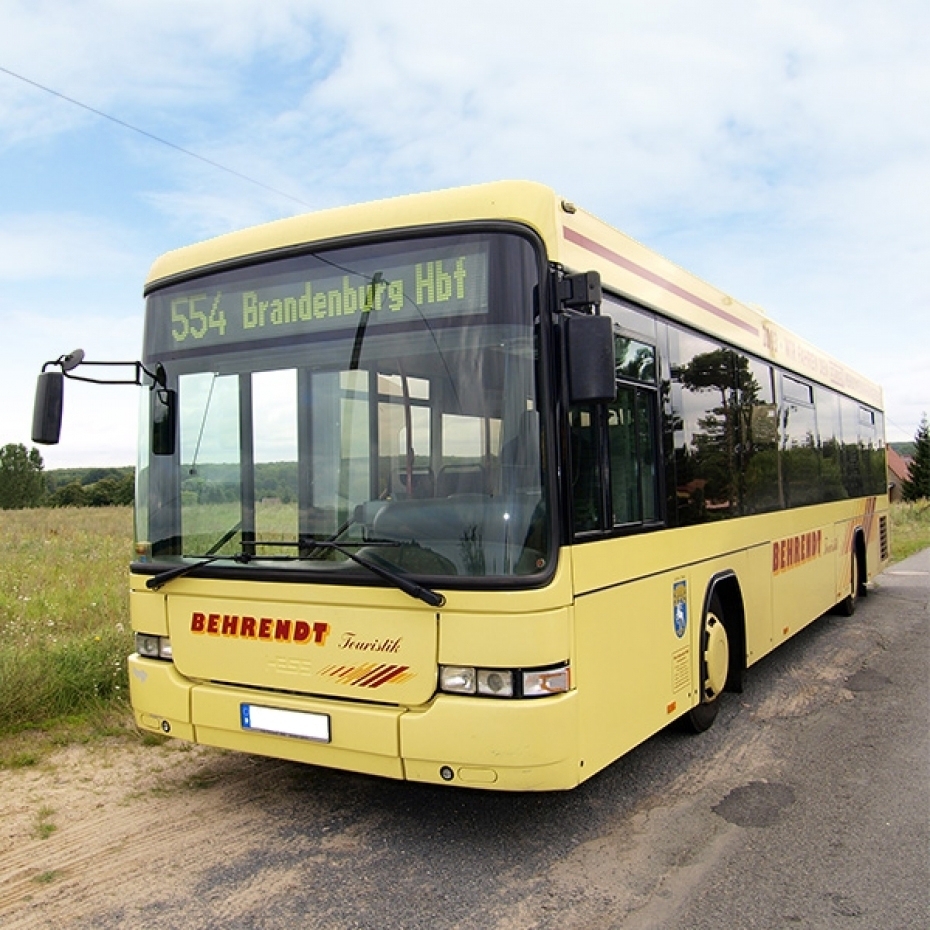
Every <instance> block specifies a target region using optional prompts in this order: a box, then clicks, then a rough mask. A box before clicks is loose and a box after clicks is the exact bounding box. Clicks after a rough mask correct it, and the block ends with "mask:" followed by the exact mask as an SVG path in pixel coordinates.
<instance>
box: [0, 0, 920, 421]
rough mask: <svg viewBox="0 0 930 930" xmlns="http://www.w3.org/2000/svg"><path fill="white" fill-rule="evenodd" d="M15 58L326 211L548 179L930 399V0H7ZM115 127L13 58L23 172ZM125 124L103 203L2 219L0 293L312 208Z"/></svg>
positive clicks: (913, 397)
mask: <svg viewBox="0 0 930 930" xmlns="http://www.w3.org/2000/svg"><path fill="white" fill-rule="evenodd" d="M0 65H5V66H7V67H10V68H11V69H12V70H14V71H17V72H19V73H22V74H25V75H27V76H28V77H31V78H33V79H35V80H38V81H41V82H42V83H45V84H47V85H48V86H50V87H53V88H55V89H57V90H59V91H61V92H62V93H67V94H69V95H71V96H74V97H76V98H77V99H80V100H82V101H84V102H85V103H87V104H89V105H91V106H95V107H98V108H100V109H103V110H105V111H106V112H110V113H112V114H113V115H114V116H117V117H120V118H123V119H126V120H127V121H128V122H131V123H132V124H133V125H137V126H139V127H140V128H143V129H146V130H147V131H151V132H153V133H156V134H158V135H160V136H162V137H163V138H167V139H169V140H170V141H172V142H174V143H175V144H177V145H181V146H183V147H185V148H188V149H191V150H192V151H195V152H197V153H198V154H200V155H202V156H204V157H206V158H210V159H213V160H215V161H217V162H219V163H221V164H224V165H226V166H228V167H230V168H233V169H234V170H236V171H239V172H241V173H243V174H247V175H249V176H250V177H253V178H256V179H257V180H260V181H261V182H262V183H264V184H266V185H268V186H271V187H274V188H276V189H278V190H282V191H286V192H289V193H293V194H294V195H295V196H296V197H298V198H300V199H301V200H303V201H305V202H306V203H307V204H311V205H313V206H314V207H323V206H330V205H333V204H339V203H345V202H350V201H357V200H363V199H367V198H371V197H382V196H387V195H390V194H393V193H400V192H404V191H412V190H423V189H430V188H435V187H443V186H449V185H454V184H461V183H470V182H473V181H478V180H486V179H491V178H499V177H529V178H533V179H537V180H541V181H544V182H546V183H549V184H551V185H553V186H555V187H556V188H557V189H559V190H560V191H561V192H562V193H564V194H565V195H566V196H569V197H571V198H572V199H574V200H576V201H577V202H578V203H580V204H583V205H584V206H585V207H587V208H588V209H591V210H592V211H594V212H595V213H597V214H599V215H601V216H602V217H603V218H604V219H606V220H607V221H609V222H611V223H613V224H614V225H617V226H619V227H620V228H623V229H625V230H626V231H628V232H630V233H631V234H633V235H635V236H636V237H637V238H639V239H641V240H643V241H645V242H646V243H647V244H649V245H651V246H653V247H655V248H657V249H658V250H660V251H663V252H665V253H666V254H668V255H669V257H671V258H672V259H673V260H675V261H678V262H679V263H681V264H683V265H685V266H686V267H689V268H690V269H692V270H693V271H695V272H697V273H698V274H700V275H702V276H704V277H706V278H708V279H709V280H712V281H713V282H714V283H716V284H718V285H719V286H721V287H723V288H724V289H726V290H729V291H730V292H732V293H733V294H734V295H735V296H737V297H740V298H742V299H744V300H749V301H755V302H759V303H761V304H763V305H764V306H766V308H767V309H768V311H769V312H770V313H771V314H772V316H773V317H775V318H777V319H778V320H779V321H780V322H783V323H785V324H786V325H788V326H789V327H791V328H793V329H795V330H797V331H798V332H799V333H800V334H801V335H803V336H805V337H806V338H808V339H810V340H811V341H813V342H815V343H817V344H818V345H821V346H822V347H824V348H825V349H827V350H829V351H832V352H833V353H834V354H836V355H838V356H839V357H841V358H843V359H844V360H845V361H849V362H850V363H852V364H854V365H856V366H858V367H860V368H861V369H862V370H863V371H864V373H866V374H868V375H870V376H871V377H873V378H875V379H876V380H880V381H882V382H883V383H884V384H885V385H886V396H887V400H888V404H889V412H891V411H892V410H894V411H901V413H900V414H899V415H898V416H895V417H894V419H896V420H897V419H902V420H903V421H904V422H903V424H902V427H903V428H904V429H905V430H907V431H908V432H909V433H912V432H913V427H914V426H916V422H917V420H918V419H919V415H920V410H921V409H925V408H927V407H930V399H928V397H927V394H928V391H927V388H926V387H925V386H923V381H921V380H920V378H919V377H918V374H919V370H920V366H921V365H922V364H923V363H922V361H921V360H920V353H921V348H920V347H921V346H925V345H926V344H928V337H930V333H928V331H927V327H928V322H927V320H928V313H927V306H928V286H927V284H926V283H925V282H926V272H925V268H926V267H927V265H928V263H930V262H928V259H930V256H928V254H927V253H928V247H930V246H928V244H930V218H928V212H927V210H926V206H925V204H926V203H927V202H930V181H928V172H927V168H926V166H927V164H928V161H930V158H928V156H930V121H928V120H926V119H925V118H924V114H926V113H928V112H930V8H928V7H927V5H926V3H925V2H923V0H897V2H894V3H890V4H883V5H880V6H877V5H875V4H873V3H866V2H864V0H851V2H840V0H819V2H817V3H815V4H811V3H809V2H806V0H783V2H780V3H778V4H771V3H770V4H756V5H752V4H750V5H747V4H745V3H744V2H736V0H716V2H713V3H702V4H696V3H694V2H693V0H657V2H655V3H649V4H644V3H639V2H632V0H618V2H616V3H610V4H608V3H605V2H603V0H600V2H597V0H576V2H574V3H572V4H571V5H566V4H564V3H559V2H555V0H532V2H531V0H522V2H500V0H497V2H490V0H473V2H471V3H469V4H464V5H463V4H448V3H436V2H435V0H399V2H393V3H390V4H385V3H381V2H376V0H347V2H341V3H339V4H335V3H332V2H323V0H314V2H309V0H287V2H284V0H279V2H275V3H268V2H266V0H202V2H199V3H196V4H190V3H187V2H180V0H169V2H166V0H137V2H134V3H132V4H126V3H123V2H120V0H82V2H72V3H67V4H62V3H59V2H54V3H53V2H51V0H38V2H37V0H29V2H26V0H18V2H17V0H8V2H7V3H5V4H4V30H3V32H2V34H0ZM95 121H97V122H95ZM98 124H99V117H92V116H91V115H90V114H88V113H86V111H83V110H80V109H78V108H75V107H73V106H70V105H68V104H66V103H64V102H63V101H60V100H56V99H55V98H53V97H50V96H49V95H47V94H43V93H42V92H41V91H38V90H36V89H35V88H31V87H29V86H28V85H25V84H22V83H21V82H18V81H16V80H14V79H13V78H10V77H9V76H7V75H3V74H0V159H5V161H2V162H0V168H3V167H4V166H5V165H9V166H13V167H14V169H15V167H21V168H22V170H26V171H28V167H29V166H28V163H27V161H26V159H28V158H29V157H30V155H31V154H32V153H33V152H37V151H42V152H46V151H49V150H51V149H52V148H53V147H54V145H55V144H61V145H62V146H63V147H66V146H64V144H63V140H68V139H71V138H78V137H82V134H86V133H87V132H89V131H90V130H91V128H92V127H94V126H96V125H98ZM115 138H119V139H122V140H125V142H124V144H123V145H121V146H119V147H116V148H114V147H113V145H112V144H111V145H110V146H109V147H108V148H106V149H102V150H101V151H103V152H104V153H105V154H106V156H107V157H109V158H111V159H113V160H114V162H118V163H119V165H120V166H121V167H122V168H123V169H124V170H125V172H126V178H121V179H119V183H120V184H123V185H124V187H121V188H114V193H113V195H112V196H108V197H107V198H106V202H103V201H101V202H100V203H99V217H95V218H94V220H88V219H86V215H87V208H86V206H85V205H82V206H81V207H80V208H74V209H68V210H67V212H66V215H65V218H64V219H63V220H62V221H57V220H55V221H54V222H50V220H51V219H52V216H53V215H54V214H57V213H58V212H59V210H61V209H62V205H61V204H57V203H56V204H54V205H49V204H47V203H41V204H37V205H36V212H37V213H38V214H41V215H38V216H35V217H33V216H31V215H30V214H29V212H28V211H27V210H26V209H25V208H23V207H22V205H19V204H18V205H17V207H16V210H17V211H18V213H17V216H15V217H12V218H8V220H9V222H6V223H4V225H0V288H3V290H0V313H4V312H5V311H4V309H3V308H4V305H5V304H6V302H7V300H8V299H9V287H7V286H6V285H5V284H4V282H12V283H17V286H20V285H22V286H23V287H25V286H26V283H28V282H30V281H36V280H38V279H39V278H41V279H42V280H43V281H44V282H46V283H45V285H44V286H45V288H46V291H48V289H49V288H50V287H51V285H50V284H48V283H47V282H49V281H50V280H52V279H53V278H54V279H55V280H57V281H60V282H62V285H63V288H65V290H64V292H68V291H67V289H66V286H69V287H71V288H76V289H77V290H78V291H80V288H79V287H77V285H75V284H74V282H79V281H82V280H84V281H87V280H89V279H91V278H94V277H96V278H97V279H98V280H100V281H106V282H112V281H113V279H114V270H115V271H116V275H115V276H116V277H117V278H119V281H120V284H119V288H114V287H112V286H111V288H110V289H111V290H113V291H114V292H116V291H118V292H119V299H120V300H125V299H126V298H125V296H124V295H125V294H127V293H131V294H132V298H133V299H134V300H137V296H136V295H137V294H138V291H139V289H141V282H142V279H143V278H144V274H145V271H146V269H147V267H148V261H149V260H150V259H151V258H152V257H154V251H160V250H162V249H163V248H168V247H173V246H174V245H178V244H182V243H183V242H186V241H190V240H193V239H197V238H201V237H204V236H208V235H214V234H216V233H218V232H222V231H224V230H226V229H230V228H234V227H238V226H241V225H245V224H249V223H253V222H258V221H262V220H265V219H269V218H272V217H274V216H278V215H282V214H284V213H290V212H299V211H300V210H302V209H303V207H301V206H300V205H299V204H295V203H294V202H291V201H287V200H286V199H284V198H281V197H278V196H275V195H274V194H272V193H270V192H268V191H264V190H262V189H261V188H259V187H257V186H255V185H249V184H247V183H246V182H244V181H241V180H237V179H235V178H234V177H232V176H230V175H229V174H226V173H223V172H220V171H218V170H216V169H215V168H210V167H208V166H206V165H204V164H202V163H200V162H196V161H194V160H193V159H190V158H189V157H188V156H184V155H182V154H180V153H178V152H176V151H172V150H170V149H167V148H166V147H163V146H158V145H157V143H155V142H151V141H146V140H144V139H143V138H142V137H139V136H132V135H131V134H130V133H129V132H128V130H114V134H113V135H112V136H110V137H108V140H109V139H115ZM56 139H57V140H58V141H57V142H56ZM130 139H131V140H132V144H131V145H130V143H129V140H130ZM17 159H21V160H20V161H17ZM82 169H83V166H82V165H81V164H80V163H74V164H68V165H67V170H71V171H73V172H74V177H75V179H76V181H75V184H79V183H80V178H81V176H82V175H81V172H82ZM62 170H63V171H64V170H65V168H64V167H63V169H62ZM5 174H6V176H7V177H11V176H13V175H12V174H11V171H10V170H9V168H7V170H6V171H5ZM116 183H117V181H114V184H116ZM125 185H134V186H133V187H132V188H131V189H127V188H126V187H125ZM62 190H66V188H65V187H64V186H62V187H61V188H58V187H56V196H57V197H59V198H63V197H64V195H63V194H62ZM127 230H128V231H132V232H130V234H128V235H127V234H126V232H125V231H127ZM136 231H138V232H136ZM149 244H152V248H153V254H145V255H144V259H143V258H141V257H139V256H141V255H142V254H143V253H144V252H145V250H146V249H147V248H149ZM133 276H134V277H133ZM130 278H132V279H133V288H134V289H132V290H130V289H128V285H127V284H126V282H127V281H128V280H129V279H130ZM113 296H114V298H115V297H116V296H117V295H116V293H114V295H113ZM114 305H115V304H114ZM106 313H107V314H110V313H111V311H106ZM4 325H5V324H4ZM22 325H24V326H28V325H29V324H28V322H24V323H23V324H22ZM901 328H904V329H905V330H906V331H907V333H908V337H909V338H907V339H906V340H905V341H904V344H902V343H901V341H900V339H899V340H898V341H897V342H896V341H895V334H896V333H897V332H898V331H899V330H900V329H901ZM68 347H70V345H69V346H68ZM56 351H57V350H56ZM905 372H911V374H910V375H908V376H907V378H905V377H904V375H903V373H905ZM908 379H909V381H908ZM896 438H898V437H896ZM900 438H906V437H900Z"/></svg>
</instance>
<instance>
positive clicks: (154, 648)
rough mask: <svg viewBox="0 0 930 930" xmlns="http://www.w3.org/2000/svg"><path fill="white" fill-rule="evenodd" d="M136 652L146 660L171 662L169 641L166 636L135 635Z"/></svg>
mask: <svg viewBox="0 0 930 930" xmlns="http://www.w3.org/2000/svg"><path fill="white" fill-rule="evenodd" d="M136 652H138V653H139V655H140V656H142V657H143V658H146V659H167V660H169V661H170V660H171V640H170V639H168V637H167V636H153V635H151V634H150V633H136Z"/></svg>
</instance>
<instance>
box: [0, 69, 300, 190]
mask: <svg viewBox="0 0 930 930" xmlns="http://www.w3.org/2000/svg"><path fill="white" fill-rule="evenodd" d="M0 71H2V72H3V73H4V74H8V75H9V76H10V77H13V78H16V79H17V80H18V81H23V83H25V84H30V85H32V86H33V87H37V88H38V89H39V90H43V91H45V93H47V94H51V95H52V96H53V97H58V98H59V99H60V100H65V101H67V102H68V103H71V104H73V105H74V106H76V107H80V108H81V109H82V110H87V111H88V112H89V113H93V114H94V115H95V116H102V117H103V118H104V119H107V120H109V121H110V122H111V123H116V125H117V126H122V127H123V128H124V129H130V130H132V132H135V133H138V134H139V135H140V136H145V137H146V138H147V139H151V140H152V141H153V142H160V143H161V144H162V145H167V146H168V148H171V149H174V150H175V151H176V152H181V153H183V154H184V155H189V156H190V157H191V158H196V159H197V161H202V162H203V163H204V164H206V165H210V167H211V168H219V170H220V171H225V172H226V173H227V174H231V175H233V176H234V177H237V178H239V179H241V180H243V181H248V182H249V184H255V185H256V186H258V187H261V188H263V189H264V190H266V191H270V192H271V193H272V194H277V195H278V196H279V197H286V198H287V199H288V200H293V201H294V202H295V203H299V204H302V205H303V206H305V207H309V206H311V204H308V203H307V202H306V201H305V200H301V199H300V198H299V197H295V196H294V195H293V194H288V193H286V192H285V191H281V190H278V189H277V188H276V187H271V186H269V185H268V184H264V183H262V182H261V181H256V180H255V178H250V177H249V176H248V175H247V174H242V172H241V171H236V170H234V169H233V168H227V167H226V165H221V164H220V163H219V162H217V161H213V160H212V159H210V158H205V157H204V156H203V155H198V154H197V153H196V152H192V151H191V150H190V149H186V148H183V147H182V146H180V145H175V144H174V143H173V142H169V141H168V140H167V139H162V138H161V136H156V135H154V133H151V132H146V130H144V129H140V128H139V127H138V126H133V125H132V124H131V123H127V122H126V121H125V120H121V119H118V118H117V117H115V116H110V114H109V113H104V112H103V110H98V109H96V108H95V107H92V106H89V105H88V104H86V103H81V101H80V100H75V99H74V97H69V96H68V95H67V94H62V93H59V92H58V91H57V90H52V88H51V87H46V86H45V85H44V84H40V83H39V82H38V81H33V80H31V79H30V78H27V77H23V75H21V74H17V73H16V72H15V71H10V69H9V68H4V67H3V66H2V65H0Z"/></svg>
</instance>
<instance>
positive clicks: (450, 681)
mask: <svg viewBox="0 0 930 930" xmlns="http://www.w3.org/2000/svg"><path fill="white" fill-rule="evenodd" d="M570 687H571V667H570V666H569V664H568V662H563V663H561V664H560V665H552V666H548V667H547V668H536V669H510V668H475V667H472V666H469V665H440V666H439V690H440V691H444V692H445V693H447V694H474V695H477V696H479V697H496V698H537V697H546V696H547V695H550V694H562V693H563V692H565V691H568V690H569V688H570Z"/></svg>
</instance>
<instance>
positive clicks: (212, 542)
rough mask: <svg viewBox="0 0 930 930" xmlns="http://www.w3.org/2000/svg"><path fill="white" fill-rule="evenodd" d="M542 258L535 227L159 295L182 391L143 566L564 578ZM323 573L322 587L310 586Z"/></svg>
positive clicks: (145, 515) (154, 309)
mask: <svg viewBox="0 0 930 930" xmlns="http://www.w3.org/2000/svg"><path fill="white" fill-rule="evenodd" d="M539 267H540V263H539V259H538V257H537V253H536V251H535V249H534V248H533V246H532V245H531V244H530V242H529V241H528V240H527V239H526V238H524V237H522V236H520V235H517V234H503V233H495V234H486V235H479V234H469V235H458V236H443V237H436V238H432V239H416V240H407V241H405V242H400V243H398V242H393V243H377V244H368V245H364V246H355V247H351V248H344V249H338V250H335V249H334V250H329V251H326V252H316V253H313V254H303V255H295V256H291V257H288V258H283V259H280V260H276V261H264V262H262V263H261V264H252V265H249V266H246V267H242V268H236V269H232V270H227V271H223V272H219V273H216V274H212V275H210V276H205V277H200V278H197V279H194V280H190V281H185V282H183V283H180V284H175V285H172V286H170V287H166V288H164V289H159V290H156V291H154V292H153V293H151V294H150V295H149V298H148V304H147V311H146V336H145V353H144V354H145V358H146V361H147V363H148V364H150V365H152V366H157V365H161V366H162V367H163V368H164V370H165V372H166V374H167V380H168V387H169V388H172V389H174V390H176V391H177V398H178V417H177V422H178V441H177V443H176V448H175V452H174V454H173V455H152V454H150V448H149V444H148V442H147V440H146V437H147V436H148V435H149V433H150V428H151V427H150V419H151V413H152V411H153V410H154V407H155V404H156V403H157V401H156V395H157V392H152V395H151V397H147V398H146V400H145V402H144V403H143V408H144V414H143V417H142V421H143V422H142V434H143V441H142V443H141V453H140V463H139V479H138V488H137V495H136V499H137V504H136V507H137V513H136V531H137V552H139V554H140V555H141V556H142V558H143V560H152V561H157V562H161V563H165V562H167V563H169V564H170V563H177V564H181V562H182V560H186V559H191V558H209V559H211V564H212V565H213V567H214V570H217V569H222V568H223V567H224V566H230V567H232V566H234V565H242V564H244V565H246V566H247V569H241V568H240V569H238V570H239V571H240V572H241V571H245V570H247V571H249V572H252V571H254V572H255V573H256V574H262V573H263V574H264V575H265V576H268V577H270V576H271V574H272V573H273V574H274V575H275V577H277V576H278V575H280V574H282V573H283V576H284V577H293V578H295V579H296V577H297V576H296V575H295V574H294V573H314V574H316V575H318V576H319V577H320V580H326V579H327V578H328V577H336V576H337V575H340V574H343V575H349V576H352V577H355V576H356V575H358V576H360V577H361V576H363V575H364V574H365V572H364V568H363V567H361V566H360V565H359V564H358V561H357V560H353V559H352V558H351V555H352V554H356V555H358V556H359V557H360V558H362V559H364V560H367V561H375V562H379V563H381V564H382V565H385V566H387V567H389V568H390V569H391V570H394V571H399V572H402V573H410V574H413V575H417V576H431V577H434V578H446V579H449V581H450V583H452V579H453V578H456V577H458V578H469V577H471V578H476V577H480V578H489V577H499V578H507V577H511V578H513V577H515V576H527V575H534V574H538V573H541V572H544V571H545V570H546V569H547V567H548V566H549V563H550V560H551V553H550V546H551V541H550V540H551V535H552V534H551V533H550V527H549V522H550V521H549V513H550V510H551V508H550V507H549V505H548V499H547V491H546V486H547V480H546V476H545V475H544V473H543V462H544V461H545V457H544V456H543V455H542V448H543V423H542V419H541V417H540V401H539V394H538V383H539V377H538V361H537V357H538V349H537V339H538V332H537V328H536V326H537V322H536V321H537V319H538V308H537V302H538V292H539ZM303 577H306V574H304V576H303Z"/></svg>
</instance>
